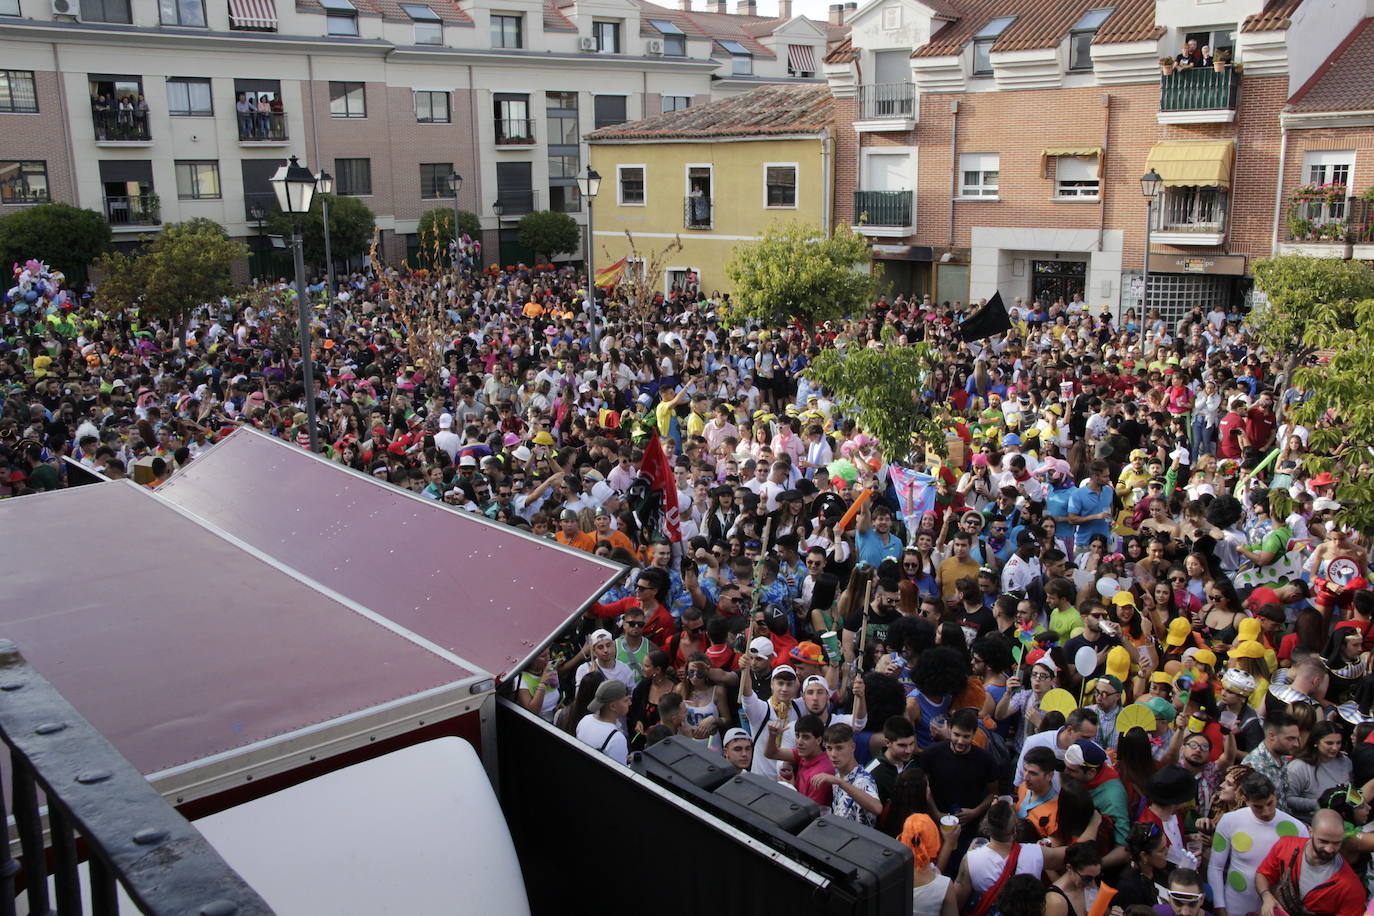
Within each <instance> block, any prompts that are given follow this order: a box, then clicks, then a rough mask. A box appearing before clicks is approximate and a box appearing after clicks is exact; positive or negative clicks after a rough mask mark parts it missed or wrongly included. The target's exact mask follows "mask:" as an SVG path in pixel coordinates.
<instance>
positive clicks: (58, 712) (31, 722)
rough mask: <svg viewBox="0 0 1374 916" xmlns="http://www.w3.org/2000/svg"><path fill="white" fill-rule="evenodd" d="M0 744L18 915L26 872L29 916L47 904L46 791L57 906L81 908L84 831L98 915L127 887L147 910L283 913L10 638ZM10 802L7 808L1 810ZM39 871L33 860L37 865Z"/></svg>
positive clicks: (9, 887)
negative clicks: (15, 845)
mask: <svg viewBox="0 0 1374 916" xmlns="http://www.w3.org/2000/svg"><path fill="white" fill-rule="evenodd" d="M0 740H3V741H4V742H5V744H6V745H8V747H9V751H10V801H11V804H10V806H9V809H10V810H9V811H8V812H6V813H8V814H10V815H12V816H13V817H14V823H15V828H16V832H17V834H18V836H19V843H20V848H21V850H22V861H23V865H22V866H21V865H20V862H19V861H18V860H16V859H14V858H13V857H12V854H11V851H10V844H9V843H3V844H0V901H3V907H4V912H8V913H13V912H14V911H15V906H14V904H15V900H16V892H15V887H16V884H17V880H16V879H17V878H18V877H19V876H20V874H21V873H22V875H23V883H24V893H25V894H26V895H27V898H28V911H29V912H30V913H50V912H53V910H52V908H51V906H50V903H49V894H48V890H49V888H48V878H47V870H46V867H45V862H46V859H45V849H44V842H43V815H42V808H41V807H40V800H39V793H40V791H41V793H42V801H43V803H44V804H45V805H46V807H47V813H48V827H49V830H50V833H51V853H52V865H53V875H52V877H53V889H54V890H55V897H56V904H57V908H56V912H58V913H61V914H81V913H84V912H88V911H87V910H86V909H84V908H83V906H82V895H81V881H80V870H79V865H78V862H79V859H78V855H77V834H78V833H79V834H80V836H81V839H82V841H83V845H84V849H85V852H86V854H87V855H88V856H89V860H88V866H87V868H88V873H89V878H90V900H91V906H90V909H89V912H91V913H95V914H106V913H118V912H119V898H118V894H117V891H116V888H115V883H116V882H118V883H119V884H120V885H122V886H123V888H124V891H125V893H126V894H128V896H129V898H130V899H131V900H132V901H133V902H134V904H135V905H136V906H137V907H138V908H139V911H140V912H143V913H152V914H158V916H161V914H167V916H171V914H174V913H175V914H182V913H220V914H225V916H229V914H233V916H258V914H260V916H270V914H271V913H272V912H273V911H272V909H271V908H270V907H269V906H268V905H267V903H266V901H264V900H263V899H262V898H261V897H260V896H258V894H257V892H256V891H254V890H253V889H252V888H251V887H249V886H248V884H247V883H246V882H245V881H244V880H243V878H242V877H240V876H239V874H238V873H237V872H235V871H234V870H233V869H232V868H231V867H230V866H229V863H228V862H226V861H224V859H223V858H222V857H221V856H220V854H219V853H217V852H216V851H215V850H214V847H212V846H211V845H210V844H209V842H208V841H207V840H206V839H205V837H204V836H202V835H201V833H200V831H198V830H196V828H195V827H193V826H192V825H191V824H190V822H188V821H187V820H186V819H185V818H184V817H182V816H181V815H180V814H178V813H177V811H176V809H175V808H173V807H172V806H171V805H169V804H168V803H167V802H166V801H165V800H164V799H163V798H162V796H161V795H159V794H158V792H157V790H156V789H154V788H153V787H152V786H151V785H149V784H148V781H147V780H146V779H144V778H143V774H142V773H140V772H139V771H138V770H137V769H136V768H135V767H134V766H133V764H131V763H129V761H128V760H126V759H124V757H123V756H121V755H120V753H119V751H117V750H115V748H114V746H113V745H111V744H110V742H109V741H107V740H105V737H104V736H103V735H102V734H100V732H99V731H97V730H96V729H95V727H94V726H93V725H91V723H89V722H87V721H86V720H85V719H84V718H82V716H81V714H80V713H79V712H77V711H76V709H75V708H74V707H73V706H72V705H71V704H70V703H68V702H67V700H66V698H64V697H63V696H62V694H60V693H58V691H57V688H55V687H53V685H52V684H50V683H49V682H48V681H47V679H46V678H44V677H43V676H42V675H41V674H39V673H38V672H37V671H35V670H34V669H33V668H32V667H31V666H30V665H29V663H28V662H27V661H26V660H25V659H24V656H23V655H21V654H20V652H19V649H18V648H17V647H16V646H15V644H14V643H12V642H10V641H9V640H7V639H6V640H0ZM0 807H3V805H0ZM30 866H33V867H30Z"/></svg>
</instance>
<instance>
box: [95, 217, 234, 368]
mask: <svg viewBox="0 0 1374 916" xmlns="http://www.w3.org/2000/svg"><path fill="white" fill-rule="evenodd" d="M247 255H248V249H247V248H246V247H245V246H244V245H243V244H242V243H240V242H233V241H230V240H229V238H228V236H227V235H226V234H225V232H224V229H223V228H221V227H220V225H219V224H218V223H215V222H212V221H210V220H205V219H198V220H192V221H190V222H187V223H171V224H169V225H167V226H166V227H164V228H163V230H162V232H161V233H160V234H159V235H158V236H157V237H156V238H153V239H152V240H151V241H149V242H148V244H147V245H145V246H144V248H143V250H142V251H141V252H139V253H137V254H127V253H124V252H114V253H111V254H107V255H105V256H104V257H103V258H101V260H100V262H99V265H98V266H99V267H100V269H101V271H102V272H103V273H104V274H105V279H104V280H102V281H101V283H100V285H99V287H98V288H97V289H96V296H95V300H96V304H97V305H98V306H100V307H102V308H111V309H117V310H120V311H125V310H132V309H137V310H138V314H139V315H140V317H146V318H155V319H160V320H162V321H165V322H166V323H167V324H168V325H170V326H172V327H175V328H176V339H177V347H178V348H181V347H183V346H184V345H185V339H186V322H187V319H189V318H190V317H191V313H192V312H193V311H194V310H195V309H197V308H199V307H200V306H201V305H202V304H204V303H206V302H211V301H214V300H216V299H219V298H220V297H221V296H223V295H225V294H227V293H228V292H230V291H231V290H232V289H233V283H232V281H231V280H230V278H229V271H230V268H231V267H232V266H233V264H234V262H235V261H238V260H239V259H241V258H244V257H246V256H247Z"/></svg>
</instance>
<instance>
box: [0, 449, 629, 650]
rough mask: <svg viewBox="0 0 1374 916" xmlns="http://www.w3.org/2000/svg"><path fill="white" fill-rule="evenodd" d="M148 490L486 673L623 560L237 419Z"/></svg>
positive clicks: (557, 620)
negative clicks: (514, 524) (427, 494)
mask: <svg viewBox="0 0 1374 916" xmlns="http://www.w3.org/2000/svg"><path fill="white" fill-rule="evenodd" d="M157 493H158V495H160V496H162V497H163V498H165V499H167V500H170V501H171V502H172V503H175V504H176V505H177V506H180V507H181V508H183V509H185V510H186V511H187V512H190V513H191V514H193V515H195V516H196V517H198V518H201V519H204V520H205V521H207V522H209V523H210V524H212V525H214V526H216V527H218V528H221V529H223V530H224V531H226V532H228V533H229V534H231V535H233V536H234V537H236V538H239V539H241V540H242V541H244V542H245V543H246V544H249V545H251V546H252V547H254V548H256V549H257V550H259V551H261V552H263V553H265V554H268V555H270V556H272V557H274V558H276V559H277V560H280V561H281V562H282V563H284V564H286V565H287V566H290V567H291V568H293V569H296V570H298V571H300V572H301V573H303V574H304V575H306V576H308V577H310V578H311V579H313V580H314V581H316V582H318V583H321V584H322V585H324V586H325V587H326V588H328V589H330V590H332V591H334V592H336V593H338V594H339V595H342V596H344V597H346V598H348V599H351V600H352V601H355V602H357V603H358V604H361V605H363V606H365V607H367V608H370V609H372V610H374V611H376V612H378V613H380V614H382V615H384V616H386V617H387V618H389V619H391V620H393V621H395V622H396V623H398V624H400V625H401V626H403V627H405V628H407V629H409V630H411V631H413V632H414V633H416V634H419V635H420V636H422V637H424V638H425V639H428V640H430V641H432V642H434V643H436V644H437V645H439V646H442V647H443V648H445V649H447V650H448V651H450V652H452V653H454V654H455V655H457V656H459V657H460V658H461V659H462V660H463V661H464V662H466V663H467V664H469V665H470V666H474V667H475V668H480V669H483V670H486V671H488V672H491V673H492V674H495V675H497V676H498V677H499V676H502V675H504V674H506V673H507V672H509V671H513V670H515V669H516V668H518V667H519V666H521V665H522V664H523V663H524V662H525V661H526V660H527V659H528V658H529V657H530V656H531V655H533V654H534V651H535V650H536V649H537V648H538V647H539V646H540V645H542V643H543V642H544V641H545V640H546V639H547V638H549V637H550V636H551V635H552V634H553V633H555V632H557V631H558V630H560V629H561V628H562V627H563V626H564V624H566V623H567V622H568V621H570V620H571V619H573V618H574V617H576V616H577V615H578V614H579V613H581V612H582V610H584V609H585V608H586V606H587V605H589V604H590V603H591V602H592V601H594V600H595V599H596V597H597V596H599V595H600V594H601V593H602V592H603V591H605V590H606V588H607V586H609V585H610V584H611V583H612V582H614V581H615V580H616V579H617V578H618V577H619V576H620V575H621V574H622V573H623V572H624V571H625V567H623V566H621V565H620V564H618V563H612V562H609V561H606V560H602V559H600V558H599V557H596V556H593V555H591V554H588V553H586V552H584V551H580V550H575V549H571V548H567V547H563V546H562V545H560V544H558V543H557V542H554V541H549V540H544V539H541V538H536V537H533V536H531V535H527V534H523V533H521V532H519V531H516V530H515V529H512V528H509V527H507V526H505V525H501V524H498V523H496V522H492V521H490V520H488V519H486V518H485V517H481V516H477V515H474V514H472V513H470V512H463V511H459V510H456V509H453V508H452V507H450V506H447V505H445V504H444V503H442V502H437V501H435V500H430V499H425V498H424V497H422V496H419V495H417V494H415V493H412V492H410V491H407V490H402V489H400V488H398V487H394V486H391V485H389V484H386V483H383V482H381V481H379V480H377V479H375V478H373V477H370V476H368V475H366V474H362V473H359V472H356V471H353V470H352V469H350V468H346V467H344V466H343V465H340V464H338V463H336V462H332V461H328V460H326V459H324V458H320V457H318V456H315V455H312V454H310V453H309V452H307V451H304V450H302V449H300V448H298V447H296V446H294V445H289V444H287V443H285V442H282V441H281V440H279V439H274V438H271V437H269V436H266V435H263V434H262V433H259V432H257V431H256V430H252V429H249V428H246V427H244V428H240V429H238V430H236V431H234V432H233V433H232V434H230V435H229V436H228V437H227V438H226V439H225V440H224V441H222V442H220V443H219V444H218V445H216V446H215V447H214V448H212V449H210V450H209V451H208V452H206V453H204V454H203V455H201V456H200V457H199V458H197V459H196V460H195V461H192V462H191V463H190V464H189V465H188V466H187V467H185V468H184V469H182V470H181V471H178V472H177V473H176V474H175V475H173V476H172V477H171V478H170V479H169V480H168V481H167V482H165V483H163V484H162V485H161V486H159V487H158V488H157ZM21 648H22V643H21Z"/></svg>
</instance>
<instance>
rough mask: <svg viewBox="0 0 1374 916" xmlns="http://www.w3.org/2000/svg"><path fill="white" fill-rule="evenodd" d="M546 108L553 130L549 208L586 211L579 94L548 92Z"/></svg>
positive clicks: (549, 123)
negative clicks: (580, 177)
mask: <svg viewBox="0 0 1374 916" xmlns="http://www.w3.org/2000/svg"><path fill="white" fill-rule="evenodd" d="M544 106H545V107H544V114H545V118H546V120H547V123H548V131H549V136H548V146H549V209H550V210H553V211H555V212H558V213H576V212H578V211H579V210H581V209H582V199H581V197H580V196H579V195H578V193H577V176H578V175H580V174H582V147H581V146H580V145H579V144H580V142H581V137H580V136H579V133H578V111H577V93H576V92H545V93H544Z"/></svg>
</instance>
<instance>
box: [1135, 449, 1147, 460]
mask: <svg viewBox="0 0 1374 916" xmlns="http://www.w3.org/2000/svg"><path fill="white" fill-rule="evenodd" d="M1149 456H1150V453H1149V452H1147V451H1145V449H1143V448H1133V449H1131V460H1132V461H1134V460H1136V459H1137V458H1148V457H1149Z"/></svg>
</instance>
